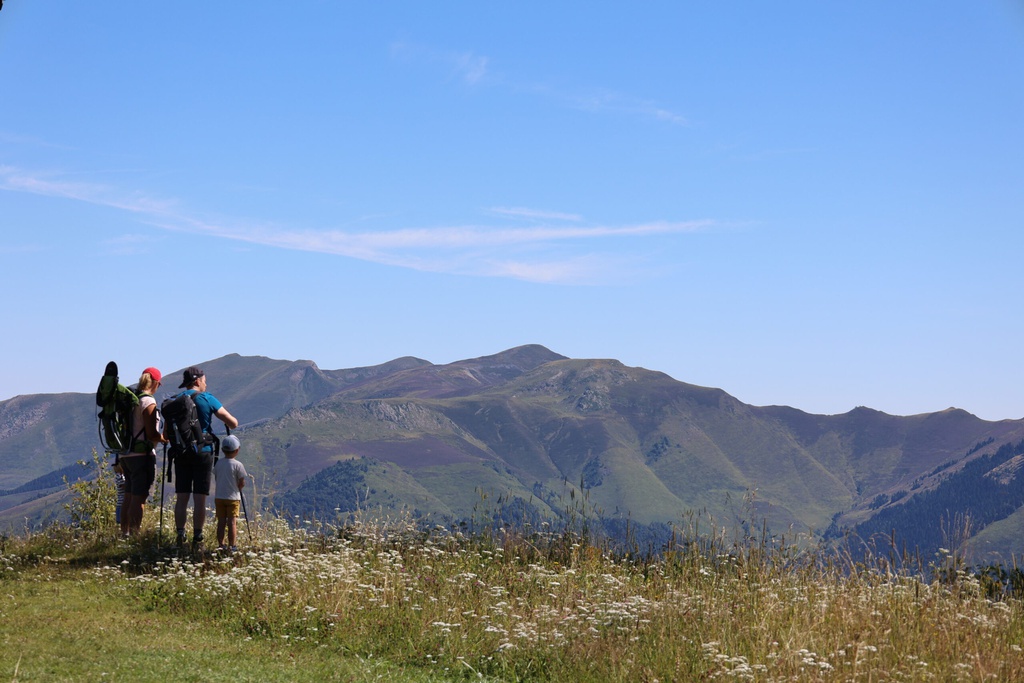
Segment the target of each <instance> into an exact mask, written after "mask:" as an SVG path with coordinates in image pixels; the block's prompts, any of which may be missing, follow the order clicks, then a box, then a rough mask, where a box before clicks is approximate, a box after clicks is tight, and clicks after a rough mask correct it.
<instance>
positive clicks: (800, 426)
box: [0, 345, 1024, 559]
mask: <svg viewBox="0 0 1024 683" xmlns="http://www.w3.org/2000/svg"><path fill="white" fill-rule="evenodd" d="M200 365H201V366H202V367H203V368H204V370H206V372H207V375H208V378H209V390H210V391H211V392H212V393H214V394H215V395H216V396H217V397H218V398H219V399H221V400H222V401H223V402H224V404H225V405H226V406H228V407H229V409H230V410H231V412H232V413H233V414H234V415H235V416H236V417H238V418H239V419H240V421H241V422H242V426H241V429H240V430H239V431H238V432H237V433H238V434H239V435H240V436H241V437H242V440H243V444H244V446H243V453H242V459H243V461H244V462H245V463H246V466H247V468H248V469H249V470H250V471H251V472H254V473H255V474H257V476H258V481H259V482H260V485H259V487H258V493H260V498H261V502H262V503H264V504H271V505H274V506H279V507H284V508H287V509H288V510H289V512H290V513H291V514H298V515H300V516H303V515H316V516H318V517H319V518H323V517H325V516H327V517H330V516H332V515H336V514H337V513H338V511H340V512H344V511H347V510H353V509H355V508H356V507H359V508H360V509H368V508H375V509H381V510H391V511H397V510H399V509H408V510H413V511H415V512H416V513H417V514H421V515H424V516H428V517H431V518H437V519H449V520H451V519H465V518H469V517H471V516H474V515H480V514H482V510H483V508H485V507H488V506H492V505H495V504H496V501H497V500H498V499H499V498H500V500H501V501H502V502H501V505H502V506H503V507H504V510H502V511H501V514H506V515H512V516H518V518H520V519H526V518H529V519H535V520H542V519H552V518H557V517H559V516H560V515H564V514H565V512H566V510H565V507H566V505H567V501H568V500H569V499H570V498H571V497H572V496H573V495H574V493H573V492H574V491H578V492H579V493H581V494H584V493H585V495H586V501H587V505H589V506H590V507H591V509H592V511H593V514H594V515H595V516H600V518H601V519H602V520H604V521H605V522H607V523H608V526H609V527H614V526H616V525H617V524H618V525H621V524H623V523H625V521H626V520H628V521H629V523H631V524H634V525H650V526H652V527H657V526H661V527H667V526H668V525H672V524H679V523H680V521H681V519H682V518H683V517H684V516H685V515H687V514H688V513H689V512H692V511H701V512H702V514H707V515H710V516H712V517H713V518H714V519H716V520H718V521H719V522H721V523H722V524H724V525H728V526H733V525H737V524H750V523H752V522H754V521H756V520H757V519H760V520H762V521H765V522H766V523H767V524H768V525H769V526H770V527H771V528H772V529H776V530H780V531H781V530H786V529H795V530H796V531H801V532H803V531H810V532H813V533H816V534H819V535H822V536H826V535H828V536H831V537H838V536H841V535H843V534H845V533H849V532H853V533H854V534H858V533H861V532H863V533H865V534H868V535H872V536H874V535H885V534H887V533H889V532H888V531H886V530H884V526H886V525H889V526H891V527H892V528H893V529H898V530H900V534H901V536H903V540H904V541H905V542H906V543H909V544H911V545H913V544H914V543H918V545H919V546H921V547H920V549H922V550H924V551H931V550H932V548H933V546H935V545H936V541H935V535H934V533H928V534H926V533H924V532H923V531H920V530H924V529H931V530H934V529H935V528H945V527H951V526H952V524H953V519H954V517H955V516H956V515H957V514H964V515H967V516H968V517H969V518H970V519H972V520H975V522H976V524H978V527H977V528H974V529H972V530H971V531H970V533H968V534H966V535H964V534H961V536H963V537H962V538H959V539H954V540H958V541H959V542H961V543H963V547H964V548H967V549H970V551H971V552H972V553H973V554H974V555H975V556H976V557H978V558H982V559H984V558H999V557H1009V556H1010V554H1011V553H1018V554H1019V553H1020V552H1021V551H1022V550H1024V535H1022V534H1020V533H1017V532H1019V531H1021V530H1022V527H1024V513H1022V512H1021V510H1020V503H1018V502H1015V501H1017V500H1018V499H1017V493H1016V491H1017V487H1018V486H1019V485H1024V480H1021V478H1020V473H1021V470H1022V467H1021V465H1020V463H1021V462H1024V455H1022V454H1020V453H1017V451H1016V449H1017V446H1016V444H1018V443H1020V442H1022V441H1024V421H1022V420H1003V421H999V422H989V421H985V420H981V419H980V418H977V417H975V416H973V415H971V414H969V413H967V412H965V411H962V410H957V409H949V410H945V411H941V412H938V413H929V414H922V415H913V416H905V417H901V416H892V415H887V414H885V413H881V412H879V411H875V410H871V409H869V408H863V407H862V408H856V409H854V410H852V411H850V412H848V413H845V414H841V415H813V414H809V413H805V412H802V411H800V410H798V409H795V408H791V407H786V406H761V407H758V406H750V405H747V404H744V403H742V402H740V401H738V400H737V399H735V398H734V397H732V396H730V395H729V394H727V393H726V392H725V391H723V390H721V389H715V388H708V387H700V386H696V385H692V384H687V383H685V382H680V381H677V380H675V379H673V378H671V377H669V376H668V375H666V374H664V373H661V372H657V371H652V370H647V369H644V368H634V367H628V366H625V365H623V364H622V363H620V362H618V361H615V360H610V359H572V358H567V357H565V356H562V355H560V354H557V353H555V352H553V351H550V350H549V349H547V348H545V347H543V346H539V345H527V346H521V347H516V348H513V349H509V350H507V351H503V352H501V353H497V354H493V355H488V356H481V357H479V358H473V359H467V360H461V361H456V362H453V363H448V364H445V365H435V364H433V363H430V362H428V361H425V360H421V359H418V358H412V357H404V358H399V359H396V360H393V361H390V362H388V363H384V364H382V365H378V366H371V367H365V368H352V369H345V370H322V369H320V368H319V367H317V365H316V364H315V363H313V362H312V361H305V360H301V361H282V360H273V359H269V358H264V357H243V356H239V355H237V354H232V355H228V356H224V357H222V358H218V359H215V360H211V361H207V362H205V363H201V364H200ZM101 371H102V368H101V369H100V372H101ZM180 375H181V371H180V370H179V371H176V372H174V373H169V374H168V377H179V376H180ZM98 379H99V375H97V381H98ZM134 379H135V378H131V379H129V380H128V381H127V382H125V383H130V382H132V381H134ZM122 381H124V380H122ZM168 384H169V385H171V386H174V385H176V382H175V383H171V382H168ZM165 393H166V395H169V394H170V392H169V391H168V392H165ZM162 397H163V395H158V397H157V398H158V400H159V399H162ZM96 445H98V438H97V436H96V420H95V405H94V401H93V396H92V395H86V394H49V395H35V396H20V397H16V398H15V399H11V400H8V401H3V402H0V494H3V493H4V492H5V491H6V492H7V493H6V495H0V522H2V520H3V519H5V518H6V519H8V520H14V523H23V522H24V519H25V517H32V516H33V515H34V514H35V513H31V514H29V513H30V512H31V510H32V509H37V508H42V507H45V505H46V501H45V498H46V496H47V495H58V496H59V495H60V491H59V490H57V491H55V492H50V490H49V489H43V488H41V489H39V490H38V491H37V492H36V493H35V495H36V496H37V498H38V500H31V499H30V498H31V496H32V495H33V493H32V492H31V491H25V490H24V489H23V488H19V487H24V485H26V483H27V482H29V481H31V480H34V479H37V478H41V479H38V480H39V481H40V482H47V481H49V482H50V483H52V481H51V480H50V479H46V475H48V474H49V473H52V472H55V471H57V470H60V469H62V468H65V467H67V466H68V465H70V464H73V463H74V462H75V461H76V460H79V459H82V458H85V457H87V456H88V453H89V451H90V450H91V449H92V448H93V447H94V446H96ZM1021 450H1024V447H1022V449H1021ZM997 454H999V455H998V457H997ZM986 467H987V469H986ZM979 478H980V479H979ZM961 480H962V482H963V487H966V486H967V484H968V482H970V486H972V487H973V488H972V489H971V490H976V491H982V490H984V499H983V500H973V499H971V500H959V499H957V498H956V497H955V496H952V495H951V494H950V492H951V491H956V490H957V489H958V486H960V484H959V483H958V482H960V481H961ZM977 482H982V483H980V484H979V483H977ZM14 491H17V493H14ZM1004 494H1005V495H1004ZM926 496H927V497H926ZM40 501H41V502H40ZM922 501H930V502H928V504H927V505H926V504H924V503H923V502H922ZM577 502H578V501H577ZM33 506H35V508H33ZM937 510H939V512H936V511H937ZM37 511H38V510H37ZM488 514H497V513H496V512H495V511H494V510H489V512H488ZM928 515H930V517H927V516H928ZM936 515H940V516H941V515H946V516H947V517H949V520H948V521H944V520H943V519H935V516H936ZM923 516H924V517H927V518H923ZM911 517H913V519H911ZM1019 518H1022V519H1019ZM880 525H881V526H880ZM915 530H918V531H915ZM924 543H927V547H924V546H923V545H921V544H924Z"/></svg>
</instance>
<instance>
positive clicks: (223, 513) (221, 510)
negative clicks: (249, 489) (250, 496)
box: [213, 498, 242, 519]
mask: <svg viewBox="0 0 1024 683" xmlns="http://www.w3.org/2000/svg"><path fill="white" fill-rule="evenodd" d="M213 504H214V506H215V507H216V508H217V519H231V518H232V517H237V516H238V510H239V508H240V507H241V505H242V501H240V500H228V499H226V498H217V499H215V500H214V501H213Z"/></svg>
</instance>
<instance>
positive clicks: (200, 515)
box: [192, 493, 206, 538]
mask: <svg viewBox="0 0 1024 683" xmlns="http://www.w3.org/2000/svg"><path fill="white" fill-rule="evenodd" d="M205 524H206V496H204V495H202V494H199V493H193V494H192V537H193V538H195V537H197V536H202V535H203V526H204V525H205Z"/></svg>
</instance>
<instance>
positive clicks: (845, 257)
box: [0, 0, 1024, 421]
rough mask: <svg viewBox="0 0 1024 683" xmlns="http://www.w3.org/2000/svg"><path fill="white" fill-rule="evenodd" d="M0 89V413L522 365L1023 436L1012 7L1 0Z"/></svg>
mask: <svg viewBox="0 0 1024 683" xmlns="http://www.w3.org/2000/svg"><path fill="white" fill-rule="evenodd" d="M0 64H2V65H3V68H2V69H0V111H2V112H3V115H2V116H0V225H2V226H3V230H2V233H0V234H2V237H0V264H2V265H0V288H2V291H3V292H4V303H3V317H4V321H5V325H4V328H5V334H4V335H3V341H2V342H0V344H2V347H0V348H2V349H3V358H4V361H5V362H4V366H5V368H4V370H3V372H2V373H0V399H6V398H10V397H12V396H14V395H17V394H30V393H49V392H60V391H82V392H92V391H94V390H95V385H96V383H97V381H98V378H99V375H100V374H101V373H102V370H103V366H104V365H105V364H106V362H107V361H108V360H116V361H118V363H119V364H120V365H121V367H122V376H123V377H125V378H127V379H132V380H133V379H134V378H135V377H136V376H137V373H138V372H139V371H141V369H142V368H143V367H145V366H147V365H151V364H153V365H157V366H158V367H160V368H161V369H164V370H166V371H170V370H173V369H177V368H181V367H184V366H187V365H190V364H194V363H201V362H202V361H205V360H210V359H213V358H217V357H220V356H222V355H224V354H228V353H240V354H243V355H261V356H269V357H271V358H281V359H290V360H296V359H311V360H314V361H316V363H317V364H318V365H319V366H320V367H322V368H325V369H339V368H349V367H357V366H364V365H374V364H377V363H383V362H386V361H388V360H391V359H393V358H396V357H399V356H406V355H411V356H417V357H420V358H424V359H426V360H429V361H431V362H434V363H448V362H451V361H455V360H460V359H463V358H472V357H476V356H482V355H489V354H492V353H496V352H499V351H502V350H504V349H507V348H511V347H514V346H518V345H520V344H528V343H538V344H543V345H545V346H547V347H548V348H550V349H552V350H553V351H556V352H558V353H561V354H564V355H566V356H571V357H575V358H615V359H618V360H621V361H622V362H623V363H625V364H627V365H631V366H642V367H645V368H649V369H652V370H660V371H663V372H666V373H668V374H669V375H671V376H672V377H675V378H676V379H678V380H681V381H684V382H690V383H693V384H699V385H704V386H714V387H720V388H722V389H724V390H726V391H727V392H729V393H730V394H732V395H734V396H736V397H737V398H738V399H740V400H741V401H744V402H747V403H751V404H755V405H768V404H785V405H791V406H794V407H796V408H799V409H801V410H805V411H808V412H812V413H827V414H831V413H842V412H846V411H848V410H850V409H852V408H854V407H856V406H859V405H865V406H869V407H872V408H876V409H878V410H883V411H885V412H888V413H892V414H897V415H909V414H917V413H925V412H932V411H937V410H943V409H945V408H947V407H950V406H956V407H959V408H963V409H965V410H968V411H970V412H972V413H974V414H976V415H979V416H980V417H983V418H986V419H1005V418H1020V417H1024V368H1022V363H1021V361H1022V353H1021V349H1022V348H1024V323H1022V321H1021V311H1022V303H1021V299H1022V296H1021V295H1022V293H1024V267H1022V247H1024V125H1022V122H1024V68H1022V65H1024V3H1021V2H1009V1H1006V0H1004V1H998V0H994V1H992V2H980V3H962V2H941V1H940V2H933V1H929V2H923V1H916V0H910V1H907V2H900V3H891V2H880V1H877V2H862V3H820V2H783V3H704V2H702V3H696V2H651V3H641V4H630V5H627V4H626V3H606V2H597V3H594V2H587V3H583V2H572V3H568V2H567V3H535V2H524V3H420V2H417V3H412V2H408V3H398V2H395V3H343V2H326V1H322V2H312V1H309V2H302V1H300V2H294V3H287V4H282V3H279V2H278V3H270V2H253V3H245V4H239V3H208V2H193V1H191V0H186V1H183V2H178V3H173V4H166V3H164V4H158V3H83V2H80V1H78V0H55V1H53V2H48V3H38V2H30V1H29V0H7V1H6V2H5V3H4V6H3V10H2V11H0ZM210 389H211V391H214V393H216V378H211V382H210ZM240 418H242V420H243V421H244V416H240Z"/></svg>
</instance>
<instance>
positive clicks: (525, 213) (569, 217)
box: [488, 206, 583, 221]
mask: <svg viewBox="0 0 1024 683" xmlns="http://www.w3.org/2000/svg"><path fill="white" fill-rule="evenodd" d="M488 211H489V212H491V213H496V214H498V215H499V216H507V217H509V218H530V219H535V220H555V221H582V220H583V217H582V216H580V215H579V214H575V213H562V212H559V211H543V210H539V209H526V208H523V207H504V206H494V207H491V208H490V209H488Z"/></svg>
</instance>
